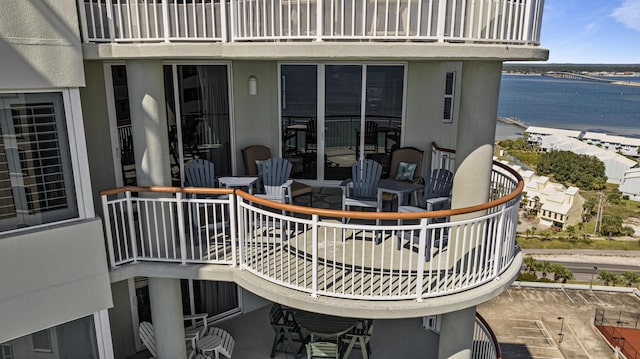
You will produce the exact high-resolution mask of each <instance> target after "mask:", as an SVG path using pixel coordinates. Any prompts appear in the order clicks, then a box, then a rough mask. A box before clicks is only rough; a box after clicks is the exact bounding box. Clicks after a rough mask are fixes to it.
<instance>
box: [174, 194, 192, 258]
mask: <svg viewBox="0 0 640 359" xmlns="http://www.w3.org/2000/svg"><path fill="white" fill-rule="evenodd" d="M182 199H183V198H182V193H181V192H176V215H177V216H178V238H179V239H180V265H183V266H186V265H187V239H186V238H185V233H186V232H185V226H184V210H183V200H182ZM187 204H188V205H189V204H190V202H187Z"/></svg>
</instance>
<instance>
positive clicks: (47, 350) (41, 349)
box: [31, 328, 53, 353]
mask: <svg viewBox="0 0 640 359" xmlns="http://www.w3.org/2000/svg"><path fill="white" fill-rule="evenodd" d="M39 335H42V338H39V339H45V340H46V341H47V342H48V343H47V344H48V346H47V347H36V340H35V338H36V336H39ZM31 347H32V348H33V351H34V352H37V353H53V343H52V342H51V329H49V328H47V329H43V330H40V331H37V332H35V333H31Z"/></svg>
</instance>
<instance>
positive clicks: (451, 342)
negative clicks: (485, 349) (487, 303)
mask: <svg viewBox="0 0 640 359" xmlns="http://www.w3.org/2000/svg"><path fill="white" fill-rule="evenodd" d="M475 317H476V307H469V308H466V309H463V310H459V311H457V312H451V313H445V314H442V316H441V317H440V319H441V322H440V337H439V339H438V359H471V357H472V353H473V329H474V325H475Z"/></svg>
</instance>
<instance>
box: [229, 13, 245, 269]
mask: <svg viewBox="0 0 640 359" xmlns="http://www.w3.org/2000/svg"><path fill="white" fill-rule="evenodd" d="M231 1H233V0H231ZM233 196H234V197H236V201H235V206H236V213H237V215H236V220H237V221H236V223H237V224H238V250H239V255H238V259H237V261H238V265H239V266H240V269H243V268H244V243H245V235H246V232H247V231H246V230H245V228H248V227H249V224H248V223H247V221H246V219H245V216H244V214H243V212H242V206H241V205H240V203H243V199H242V198H241V197H240V196H238V195H237V194H235V193H234V194H233Z"/></svg>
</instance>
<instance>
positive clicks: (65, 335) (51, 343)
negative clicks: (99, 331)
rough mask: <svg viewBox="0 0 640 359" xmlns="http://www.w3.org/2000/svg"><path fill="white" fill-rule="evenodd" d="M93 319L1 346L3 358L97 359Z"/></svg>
mask: <svg viewBox="0 0 640 359" xmlns="http://www.w3.org/2000/svg"><path fill="white" fill-rule="evenodd" d="M94 328H95V326H94V323H93V317H92V316H88V317H84V318H81V319H77V320H73V321H70V322H67V323H64V324H61V325H58V326H55V327H51V328H48V329H45V330H43V331H39V332H36V333H32V334H31V335H29V334H27V335H25V336H23V337H20V338H16V339H13V340H11V341H8V342H5V343H2V344H1V345H0V347H1V348H2V355H3V357H2V358H15V359H30V358H86V359H96V358H98V350H97V347H96V337H95V329H94Z"/></svg>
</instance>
